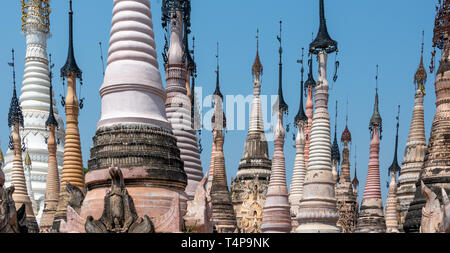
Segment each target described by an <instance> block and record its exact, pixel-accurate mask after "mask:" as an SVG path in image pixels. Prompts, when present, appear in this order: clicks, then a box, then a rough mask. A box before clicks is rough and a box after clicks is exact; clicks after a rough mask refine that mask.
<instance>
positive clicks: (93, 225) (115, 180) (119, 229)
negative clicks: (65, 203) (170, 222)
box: [69, 167, 154, 233]
mask: <svg viewBox="0 0 450 253" xmlns="http://www.w3.org/2000/svg"><path fill="white" fill-rule="evenodd" d="M109 174H110V176H111V179H112V181H111V188H110V190H109V191H108V192H107V193H106V195H105V199H104V207H103V213H102V216H101V217H100V219H99V220H94V218H93V217H92V216H88V217H87V219H86V224H85V229H86V232H87V233H152V232H154V227H153V223H152V221H151V220H150V218H149V217H148V216H147V215H144V217H143V218H142V217H138V215H137V212H136V209H135V207H134V203H133V198H132V197H131V196H130V195H129V194H128V191H127V189H126V187H125V182H124V179H123V175H122V171H121V170H120V169H119V168H117V167H111V168H110V169H109ZM69 203H70V202H69Z"/></svg>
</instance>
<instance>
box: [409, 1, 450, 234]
mask: <svg viewBox="0 0 450 253" xmlns="http://www.w3.org/2000/svg"><path fill="white" fill-rule="evenodd" d="M437 10H438V12H437V15H436V21H435V27H434V36H433V46H434V47H437V48H439V49H441V50H442V56H441V61H440V63H439V68H438V70H437V73H436V82H435V92H436V113H435V115H434V119H433V123H432V126H431V134H430V139H429V141H428V147H427V151H426V153H425V154H426V155H425V160H424V165H423V169H422V171H421V173H420V176H419V180H418V181H417V182H416V193H415V196H414V200H413V201H412V202H411V204H410V206H409V209H408V213H407V214H406V218H405V223H404V224H403V229H404V231H405V232H419V227H420V222H421V217H422V207H423V206H424V205H425V202H426V199H425V197H424V196H423V195H422V193H421V187H420V181H423V182H424V184H425V185H426V186H427V187H428V188H429V189H431V190H432V191H433V192H434V193H436V195H437V196H438V198H439V200H441V201H442V191H441V188H443V189H445V191H446V192H447V194H450V159H449V157H450V140H449V138H448V136H449V134H450V117H449V110H450V41H449V39H450V38H449V37H450V34H449V33H450V22H449V20H450V1H449V0H443V1H439V5H438V8H437ZM435 53H436V52H433V55H434V54H435ZM432 69H433V68H431V70H432Z"/></svg>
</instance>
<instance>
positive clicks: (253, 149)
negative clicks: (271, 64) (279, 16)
mask: <svg viewBox="0 0 450 253" xmlns="http://www.w3.org/2000/svg"><path fill="white" fill-rule="evenodd" d="M262 74H263V66H262V64H261V60H260V58H259V36H257V46H256V57H255V61H254V63H253V66H252V75H253V78H254V81H253V99H252V105H251V109H250V110H251V111H250V121H249V127H248V134H247V139H246V141H245V146H244V155H243V157H242V159H241V161H240V163H239V169H238V172H237V174H236V178H235V179H234V180H233V181H232V183H231V200H232V202H233V207H234V210H235V212H236V219H237V224H238V227H239V229H240V230H241V231H242V232H243V233H260V232H261V222H262V213H263V208H264V203H265V200H266V193H267V186H268V185H269V178H270V170H271V165H272V162H271V160H270V157H269V148H268V145H267V140H266V136H265V134H264V124H263V117H262V108H261V98H260V94H261V76H262Z"/></svg>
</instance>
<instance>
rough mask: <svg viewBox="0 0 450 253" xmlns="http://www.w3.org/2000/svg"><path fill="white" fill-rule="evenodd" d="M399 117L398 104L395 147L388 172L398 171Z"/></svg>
mask: <svg viewBox="0 0 450 253" xmlns="http://www.w3.org/2000/svg"><path fill="white" fill-rule="evenodd" d="M399 118H400V105H399V106H398V113H397V117H396V119H397V133H396V134H395V149H394V160H393V161H392V164H391V166H390V167H389V170H388V172H394V173H397V172H400V166H399V165H398V161H397V149H398V128H399V125H400V124H399ZM388 175H389V173H388Z"/></svg>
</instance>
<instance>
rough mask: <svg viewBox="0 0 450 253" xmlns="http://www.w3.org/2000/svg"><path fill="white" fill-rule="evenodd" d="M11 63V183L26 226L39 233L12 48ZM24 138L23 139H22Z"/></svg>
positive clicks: (16, 203)
mask: <svg viewBox="0 0 450 253" xmlns="http://www.w3.org/2000/svg"><path fill="white" fill-rule="evenodd" d="M9 65H10V66H11V67H12V68H13V86H14V88H13V96H12V99H11V105H10V107H9V113H8V127H10V128H12V131H11V136H10V143H9V149H10V150H11V151H12V152H14V157H13V164H12V171H11V185H14V187H15V190H14V193H13V194H12V197H13V200H14V202H15V205H16V210H18V209H19V208H20V207H21V206H22V205H23V204H25V212H26V226H27V227H28V232H31V233H38V232H39V227H38V224H37V222H36V218H35V215H34V212H33V207H32V202H31V200H30V196H29V195H28V191H27V185H26V180H25V173H24V168H23V160H22V152H23V151H24V150H25V143H24V142H23V139H21V138H20V130H21V129H19V128H20V127H22V129H23V127H24V117H23V113H22V108H21V106H20V105H19V100H18V99H17V93H16V71H15V62H14V49H13V50H12V63H9ZM21 140H22V141H21Z"/></svg>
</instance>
